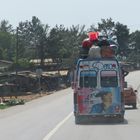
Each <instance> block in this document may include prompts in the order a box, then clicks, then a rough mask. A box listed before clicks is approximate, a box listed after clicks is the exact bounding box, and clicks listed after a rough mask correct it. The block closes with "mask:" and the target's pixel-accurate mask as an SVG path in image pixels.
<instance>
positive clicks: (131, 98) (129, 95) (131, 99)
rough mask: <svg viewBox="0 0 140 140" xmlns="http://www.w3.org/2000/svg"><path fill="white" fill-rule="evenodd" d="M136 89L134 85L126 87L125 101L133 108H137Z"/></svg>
mask: <svg viewBox="0 0 140 140" xmlns="http://www.w3.org/2000/svg"><path fill="white" fill-rule="evenodd" d="M136 92H137V91H136V90H134V89H133V87H126V88H124V92H123V93H124V103H125V105H128V106H132V107H133V109H136V108H137V96H136Z"/></svg>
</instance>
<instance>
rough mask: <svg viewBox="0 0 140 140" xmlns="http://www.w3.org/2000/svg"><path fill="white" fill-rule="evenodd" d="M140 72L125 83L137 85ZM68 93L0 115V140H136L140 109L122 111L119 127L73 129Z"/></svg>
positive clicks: (107, 125) (66, 90)
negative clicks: (122, 116)
mask: <svg viewBox="0 0 140 140" xmlns="http://www.w3.org/2000/svg"><path fill="white" fill-rule="evenodd" d="M139 79H140V71H137V72H132V73H130V74H129V75H128V76H127V77H126V80H127V81H128V83H129V84H131V85H133V86H134V88H138V86H139V85H140V80H139ZM72 111H73V97H72V89H71V88H69V89H65V90H62V91H59V92H56V93H55V94H51V95H49V96H46V97H42V98H40V99H37V100H34V101H31V102H29V103H26V104H25V105H21V106H15V107H11V108H9V109H6V110H2V111H0V140H135V139H136V140H137V139H140V109H139V105H138V109H129V108H128V109H126V112H125V121H124V123H120V124H85V125H75V123H74V116H73V113H72Z"/></svg>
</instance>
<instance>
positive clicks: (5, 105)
mask: <svg viewBox="0 0 140 140" xmlns="http://www.w3.org/2000/svg"><path fill="white" fill-rule="evenodd" d="M8 107H9V105H7V104H0V109H6V108H8Z"/></svg>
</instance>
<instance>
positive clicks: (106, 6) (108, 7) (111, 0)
mask: <svg viewBox="0 0 140 140" xmlns="http://www.w3.org/2000/svg"><path fill="white" fill-rule="evenodd" d="M139 14H140V0H0V21H1V20H3V19H5V20H8V21H9V23H10V24H12V25H13V26H14V27H16V26H17V25H18V23H19V22H20V21H26V20H29V21H30V20H31V19H32V16H36V17H38V18H39V19H40V20H41V22H42V23H43V24H49V25H50V26H51V27H54V26H55V25H56V24H58V25H60V24H63V25H64V26H65V27H70V26H71V25H77V24H80V25H83V24H85V25H86V27H89V26H90V25H91V24H95V25H96V24H97V23H98V22H100V21H101V18H103V19H107V18H110V17H111V18H112V19H113V21H115V22H117V21H119V22H120V23H122V24H125V25H127V26H128V28H130V30H131V31H135V30H137V29H138V30H140V18H139Z"/></svg>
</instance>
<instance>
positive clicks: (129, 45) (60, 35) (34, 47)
mask: <svg viewBox="0 0 140 140" xmlns="http://www.w3.org/2000/svg"><path fill="white" fill-rule="evenodd" d="M89 31H100V32H102V33H104V34H105V35H108V34H112V35H115V36H116V37H117V41H118V44H119V48H118V52H117V56H118V58H119V59H120V60H125V61H129V62H137V63H139V62H140V57H139V55H140V31H139V30H136V31H134V32H132V33H130V30H129V28H128V27H127V25H124V24H122V23H120V22H114V21H113V20H112V19H111V18H109V19H101V21H100V22H99V23H98V24H97V27H96V26H95V25H91V26H90V27H89V28H88V29H86V26H85V25H72V26H71V27H69V28H68V27H65V26H64V25H56V26H55V27H52V28H51V27H50V26H49V25H48V24H43V23H42V22H41V21H40V20H39V18H37V17H35V16H33V17H32V19H31V21H24V22H20V23H19V24H18V27H17V28H16V29H14V28H13V26H12V25H11V24H10V23H9V22H8V21H7V20H2V21H1V22H0V59H1V60H9V61H13V62H14V63H15V64H17V63H18V64H19V65H20V64H22V65H24V64H25V65H27V64H29V61H30V60H31V59H40V60H41V61H40V65H41V66H43V65H44V59H46V58H51V59H52V60H54V61H55V62H61V61H62V59H68V60H69V66H71V65H72V64H73V62H74V60H75V59H76V58H77V56H78V51H79V47H80V46H81V44H82V41H83V40H84V39H85V38H87V33H88V32H89ZM17 60H18V61H17Z"/></svg>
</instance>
